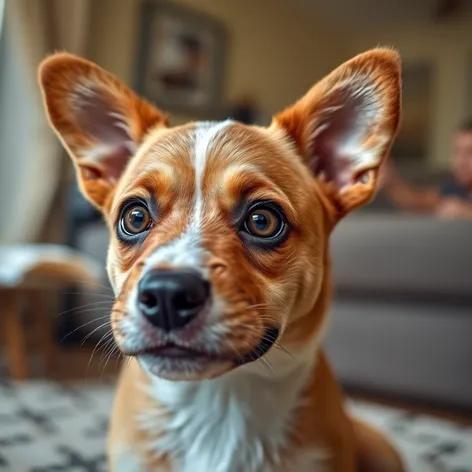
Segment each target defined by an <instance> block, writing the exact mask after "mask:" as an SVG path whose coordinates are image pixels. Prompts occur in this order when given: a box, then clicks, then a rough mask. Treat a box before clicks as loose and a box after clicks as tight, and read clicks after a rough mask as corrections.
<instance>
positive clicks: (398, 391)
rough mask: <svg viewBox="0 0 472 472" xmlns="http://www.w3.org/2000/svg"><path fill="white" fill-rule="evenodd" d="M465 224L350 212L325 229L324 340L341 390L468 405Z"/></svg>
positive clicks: (469, 277) (471, 311)
mask: <svg viewBox="0 0 472 472" xmlns="http://www.w3.org/2000/svg"><path fill="white" fill-rule="evenodd" d="M471 236H472V222H467V221H457V222H440V221H437V220H434V219H433V218H429V217H418V216H405V215H399V214H395V213H391V214H389V213H369V212H364V213H357V214H353V215H351V216H350V217H348V218H346V220H345V221H343V222H342V223H341V224H340V225H339V227H338V228H337V229H336V231H335V232H334V234H333V239H332V254H333V264H334V278H335V283H336V293H335V297H334V301H333V305H332V326H331V330H330V333H329V335H328V339H327V342H326V347H327V351H328V354H329V356H330V358H331V361H332V363H333V365H334V368H335V370H336V372H337V374H338V377H339V378H341V379H342V381H343V382H344V383H345V384H347V385H349V386H350V387H353V388H357V389H360V390H363V391H370V392H373V393H379V394H383V393H387V394H389V395H396V396H399V397H403V398H407V399H416V400H419V401H424V402H430V403H431V404H435V403H436V404H445V405H448V406H453V407H457V408H463V409H471V410H472V375H471V374H472V369H471V364H472V244H471V240H472V238H471Z"/></svg>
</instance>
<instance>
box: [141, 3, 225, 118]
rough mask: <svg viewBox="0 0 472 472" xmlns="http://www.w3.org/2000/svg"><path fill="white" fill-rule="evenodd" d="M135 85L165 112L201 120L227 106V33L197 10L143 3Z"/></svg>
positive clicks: (219, 24) (215, 21)
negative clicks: (224, 95)
mask: <svg viewBox="0 0 472 472" xmlns="http://www.w3.org/2000/svg"><path fill="white" fill-rule="evenodd" d="M140 8H141V12H140V28H139V32H140V37H139V41H138V53H137V64H136V77H135V87H136V89H137V91H138V92H139V93H140V94H141V95H142V96H144V97H145V98H147V99H148V100H150V101H152V102H153V103H155V104H156V105H157V106H159V107H160V108H161V109H162V110H163V111H165V112H166V111H167V112H173V113H180V114H185V115H191V116H195V117H198V118H201V119H203V118H207V119H210V118H212V117H216V116H219V115H220V113H221V110H222V108H223V105H222V94H223V82H224V75H225V57H226V48H227V31H226V28H225V27H224V25H223V24H222V23H220V22H219V21H217V20H215V19H214V18H211V17H209V16H207V15H205V14H203V13H201V12H199V11H195V10H193V9H190V8H188V7H186V6H181V5H178V4H175V3H170V2H167V1H165V0H143V1H142V2H141V7H140Z"/></svg>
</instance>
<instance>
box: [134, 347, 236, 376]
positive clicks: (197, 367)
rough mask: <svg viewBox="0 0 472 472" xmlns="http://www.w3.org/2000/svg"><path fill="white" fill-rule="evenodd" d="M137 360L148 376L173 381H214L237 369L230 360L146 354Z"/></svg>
mask: <svg viewBox="0 0 472 472" xmlns="http://www.w3.org/2000/svg"><path fill="white" fill-rule="evenodd" d="M137 359H138V362H139V364H140V365H141V367H142V368H143V369H144V370H145V371H146V372H147V373H148V374H150V375H152V376H155V377H159V378H161V379H165V380H172V381H200V380H209V379H214V378H216V377H219V376H221V375H223V374H225V373H226V372H228V371H230V370H232V369H234V368H235V367H236V364H235V363H234V362H232V361H230V360H225V359H221V360H220V359H213V358H204V357H198V358H190V357H189V358H181V359H176V358H168V357H156V356H153V355H147V354H144V355H139V356H137Z"/></svg>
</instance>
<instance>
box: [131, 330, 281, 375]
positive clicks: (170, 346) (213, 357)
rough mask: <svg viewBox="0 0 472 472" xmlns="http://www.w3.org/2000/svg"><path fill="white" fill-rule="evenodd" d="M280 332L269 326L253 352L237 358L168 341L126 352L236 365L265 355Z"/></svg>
mask: <svg viewBox="0 0 472 472" xmlns="http://www.w3.org/2000/svg"><path fill="white" fill-rule="evenodd" d="M279 334H280V330H279V328H277V327H274V326H272V327H267V328H266V329H265V333H264V336H263V337H262V339H261V341H260V343H259V344H258V345H257V346H256V348H255V349H253V350H252V351H251V352H249V353H247V354H246V355H239V356H237V357H236V358H235V357H234V356H228V355H226V356H225V355H223V354H221V355H219V354H213V353H209V352H206V351H203V350H198V349H194V348H191V347H188V346H181V345H177V344H174V343H166V344H164V345H161V346H152V347H147V348H144V349H141V350H139V351H135V352H127V353H124V354H125V355H128V356H133V357H140V356H150V357H156V358H165V359H172V360H187V361H216V362H218V361H219V362H233V363H235V364H236V365H239V366H241V365H244V364H248V363H250V362H254V361H257V360H258V359H260V358H261V357H263V356H264V355H265V354H266V353H267V352H268V351H269V350H270V349H271V347H272V346H273V345H274V344H275V343H276V341H277V339H278V337H279Z"/></svg>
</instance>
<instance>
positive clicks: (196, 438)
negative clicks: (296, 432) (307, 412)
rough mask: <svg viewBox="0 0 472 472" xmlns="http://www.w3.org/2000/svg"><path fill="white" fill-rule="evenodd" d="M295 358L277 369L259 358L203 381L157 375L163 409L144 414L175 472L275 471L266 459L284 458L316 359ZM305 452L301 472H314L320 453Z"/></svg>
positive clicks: (156, 392) (156, 445) (156, 387)
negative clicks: (172, 379)
mask: <svg viewBox="0 0 472 472" xmlns="http://www.w3.org/2000/svg"><path fill="white" fill-rule="evenodd" d="M276 355H277V356H278V355H280V354H276ZM294 364H296V365H295V367H294V368H292V369H288V370H284V371H281V372H276V373H275V375H273V374H271V373H269V372H266V371H264V367H263V366H262V365H260V364H258V363H254V364H251V365H247V366H244V367H241V368H238V369H237V370H236V371H234V372H232V373H230V374H227V375H224V376H222V377H220V378H218V379H215V380H210V381H204V382H198V383H195V382H193V383H190V382H189V383H187V382H177V383H175V382H168V381H165V380H161V379H156V378H154V379H153V380H152V387H151V392H150V394H151V395H152V396H153V397H154V398H155V399H156V400H157V401H158V402H159V404H160V405H161V409H160V410H159V411H156V412H153V411H146V412H144V414H143V415H142V416H141V417H140V418H139V420H140V422H141V425H142V426H143V427H144V428H145V429H146V430H147V431H149V432H151V433H153V435H155V437H156V440H155V442H154V443H153V444H151V445H150V447H151V448H152V449H153V450H155V451H156V453H157V454H158V453H169V455H170V457H172V459H173V461H174V464H175V468H176V472H209V471H211V472H272V470H273V469H272V468H271V467H269V466H268V465H267V463H268V462H271V463H275V464H277V463H278V461H279V451H280V449H281V447H283V446H284V445H285V444H286V441H287V439H288V436H289V431H290V427H291V420H292V417H293V412H294V411H295V410H296V408H297V407H298V406H299V404H300V399H301V391H302V389H303V387H304V386H305V385H306V382H307V380H308V377H309V375H310V373H312V369H313V361H311V362H304V363H298V362H296V363H294ZM273 365H277V364H276V363H274V364H273ZM279 365H280V364H279ZM162 407H164V410H163V409H162ZM303 455H304V457H305V459H304V460H303V466H302V468H297V469H296V470H297V472H304V471H305V470H307V471H308V470H310V472H313V470H315V469H314V466H315V460H317V458H319V455H318V454H316V452H311V451H309V452H308V453H307V452H305V453H303ZM309 457H310V458H312V460H307V458H309ZM268 459H269V461H268ZM305 463H307V464H305ZM308 467H309V469H308ZM294 470H295V469H294Z"/></svg>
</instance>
